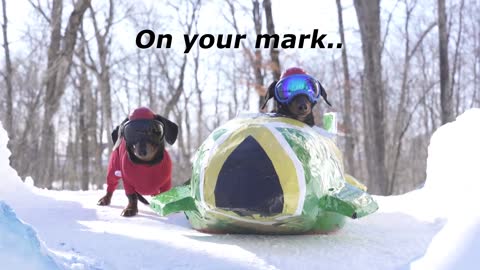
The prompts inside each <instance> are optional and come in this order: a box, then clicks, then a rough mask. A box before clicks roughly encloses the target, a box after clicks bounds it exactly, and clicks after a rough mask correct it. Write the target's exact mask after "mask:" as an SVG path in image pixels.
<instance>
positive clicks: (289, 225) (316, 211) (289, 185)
mask: <svg viewBox="0 0 480 270" xmlns="http://www.w3.org/2000/svg"><path fill="white" fill-rule="evenodd" d="M346 177H347V176H346V174H345V173H344V169H343V160H342V155H341V153H340V151H339V149H338V148H337V147H336V145H335V144H334V143H333V141H332V140H331V139H329V138H328V137H327V136H324V135H322V134H320V133H319V132H317V131H316V130H314V129H313V128H311V127H310V126H308V125H306V124H304V123H302V122H299V121H296V120H293V119H289V118H283V117H277V116H272V115H266V114H260V115H255V116H250V117H241V118H235V119H233V120H231V121H229V122H227V123H226V124H224V125H222V126H220V127H219V128H217V129H216V130H214V131H213V132H212V134H210V136H209V137H208V138H207V139H206V140H205V142H204V143H203V144H202V145H201V146H200V147H199V149H198V150H197V153H196V155H195V157H194V162H193V171H192V177H191V180H190V183H189V184H188V185H184V186H179V187H175V188H173V189H172V190H170V191H168V192H165V193H163V194H160V195H158V196H156V197H154V198H153V200H152V203H151V206H152V208H153V209H154V210H155V211H156V212H157V213H158V214H160V215H168V214H170V213H172V212H179V211H185V214H186V215H187V218H188V219H189V221H190V223H191V225H192V227H193V228H194V229H196V230H199V231H203V232H209V233H261V234H310V233H313V234H314V233H329V232H333V231H336V230H338V229H340V228H342V227H343V225H344V223H345V218H346V217H350V218H359V217H363V216H365V215H368V214H370V213H372V212H374V211H376V210H377V208H378V206H377V204H376V203H375V201H374V200H373V199H372V198H371V196H370V195H369V194H367V193H366V192H365V191H364V190H362V189H361V188H358V187H355V186H354V185H351V184H349V183H348V182H347V181H346ZM347 178H349V177H347ZM350 182H352V180H351V181H350ZM359 185H361V184H359Z"/></svg>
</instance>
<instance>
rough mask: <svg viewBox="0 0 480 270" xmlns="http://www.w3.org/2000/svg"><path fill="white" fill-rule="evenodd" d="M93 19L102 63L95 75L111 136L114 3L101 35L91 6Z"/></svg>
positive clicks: (111, 4) (110, 5) (108, 131)
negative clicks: (111, 63)
mask: <svg viewBox="0 0 480 270" xmlns="http://www.w3.org/2000/svg"><path fill="white" fill-rule="evenodd" d="M90 11H91V18H92V22H93V27H94V29H95V39H96V41H97V51H98V58H99V62H100V70H97V69H96V68H95V70H94V71H95V73H96V75H97V79H98V88H99V90H100V93H101V98H102V111H103V114H104V115H103V121H105V128H106V131H107V134H110V133H111V132H112V130H113V128H114V126H113V123H112V97H111V96H112V93H111V85H110V65H109V64H108V60H107V58H108V55H109V46H110V43H111V37H110V33H111V32H110V30H111V27H112V24H113V16H114V15H113V14H114V5H113V1H112V0H109V9H108V16H107V18H106V23H105V26H104V29H105V31H104V32H103V34H102V33H101V30H100V27H99V26H98V23H97V18H96V17H95V11H94V10H93V8H92V7H91V6H90ZM107 147H108V151H109V152H111V151H112V147H113V144H111V143H109V144H107Z"/></svg>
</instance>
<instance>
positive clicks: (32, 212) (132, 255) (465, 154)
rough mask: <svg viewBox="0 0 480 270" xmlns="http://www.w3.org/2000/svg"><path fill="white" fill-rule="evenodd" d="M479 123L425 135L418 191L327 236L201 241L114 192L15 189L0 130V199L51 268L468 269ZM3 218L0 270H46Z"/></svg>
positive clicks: (475, 232)
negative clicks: (131, 211)
mask: <svg viewBox="0 0 480 270" xmlns="http://www.w3.org/2000/svg"><path fill="white" fill-rule="evenodd" d="M478 123H480V109H478V110H471V111H469V112H467V113H466V114H464V115H463V116H461V117H460V118H459V119H458V120H457V121H456V122H454V123H453V124H449V125H446V126H444V127H442V128H440V130H439V131H438V132H437V133H436V134H435V135H434V136H433V138H432V144H431V146H430V148H429V160H428V170H427V183H426V184H425V187H424V188H422V189H421V190H417V191H414V192H410V193H407V194H405V195H401V196H390V197H381V196H376V197H375V199H376V200H377V202H378V204H379V206H380V209H379V211H378V212H376V213H375V214H372V215H370V216H367V217H365V218H362V219H359V220H349V221H348V222H347V224H346V225H345V227H344V228H343V229H342V230H340V231H338V232H336V233H334V234H330V235H305V236H258V235H210V234H204V233H199V232H196V231H194V230H192V229H190V225H189V223H188V221H187V220H186V219H185V217H184V216H183V215H182V214H177V215H172V216H169V217H167V218H163V217H159V216H157V215H156V214H155V213H153V211H151V210H150V209H148V208H147V207H145V206H143V205H141V206H140V215H139V216H137V217H133V218H123V217H121V216H120V212H121V210H122V209H123V207H124V206H125V205H126V203H127V201H126V197H125V196H124V195H123V193H122V191H120V190H117V191H116V193H115V194H114V197H113V200H112V205H111V206H108V207H100V206H97V205H96V202H97V200H98V199H99V198H100V197H101V196H102V195H103V191H89V192H71V191H48V190H40V189H37V188H33V187H30V186H27V185H25V184H23V183H22V182H21V181H20V180H19V178H18V177H17V176H16V172H15V171H13V169H11V168H10V167H9V166H8V159H7V157H8V155H9V153H8V152H7V150H6V147H5V145H6V138H5V137H6V135H5V134H4V132H1V131H2V130H0V175H1V178H0V182H1V184H2V185H1V187H0V202H1V201H2V200H3V201H5V202H6V203H7V204H8V205H9V206H10V207H11V208H13V210H14V212H15V213H16V215H17V217H18V218H20V219H21V220H22V221H23V222H25V223H27V224H29V225H30V226H32V227H33V228H34V230H35V231H36V232H37V235H38V238H39V239H40V240H41V241H43V243H42V242H40V243H41V244H40V246H39V247H38V249H39V250H40V252H39V253H38V254H40V255H41V256H44V257H45V258H46V260H47V261H48V260H49V258H53V259H54V261H55V262H56V263H57V265H58V266H59V268H60V269H62V268H64V269H349V270H351V269H382V270H384V269H477V268H476V266H478V265H479V264H480V258H478V254H480V229H479V228H480V206H479V204H478V199H477V197H478V196H477V195H476V194H477V193H478V191H479V188H480V184H479V183H480V178H479V175H480V174H479V173H478V166H479V165H480V157H479V156H478V155H479V153H480V142H477V141H480V140H479V139H480V127H478V126H480V125H479V124H478ZM452 145H453V146H452ZM455 145H456V146H455ZM475 164H476V166H475ZM453 176H455V177H453ZM0 205H1V204H0ZM2 219H3V220H2ZM5 219H12V217H11V216H10V217H9V216H8V215H3V216H2V212H1V211H0V261H1V262H5V261H7V263H10V264H12V265H5V263H3V264H1V265H2V267H1V268H2V269H26V270H28V269H48V268H45V267H44V266H42V265H41V264H40V263H39V264H32V263H29V264H27V263H26V262H27V261H29V260H30V261H31V259H29V258H32V257H31V256H33V255H25V254H26V253H25V252H23V250H24V249H25V245H26V244H24V243H23V242H22V241H24V240H25V237H23V238H22V239H23V240H18V242H17V245H15V244H12V240H11V239H13V238H12V237H5V235H6V234H9V235H12V234H15V229H14V230H12V228H11V226H12V225H8V224H12V222H10V223H8V222H7V223H6V224H7V225H4V221H5ZM2 224H3V225H2ZM14 224H17V223H14ZM18 224H20V225H18ZM18 224H17V225H15V226H17V229H18V228H20V227H21V226H22V224H21V223H18ZM2 226H3V227H2ZM9 226H10V227H9ZM23 226H25V225H23ZM22 232H23V231H20V230H19V229H18V230H17V233H22ZM29 237H35V235H34V234H33V236H32V235H31V234H30V236H29ZM19 239H20V238H19ZM27 240H28V241H30V242H32V241H33V240H35V239H33V240H32V239H27ZM27 240H25V241H27ZM28 241H27V242H28ZM33 242H34V243H36V242H35V241H33ZM34 246H38V245H34ZM32 252H35V250H34V251H32ZM35 254H36V253H35ZM40 255H39V256H40ZM15 256H16V257H18V258H20V259H21V258H23V257H22V256H25V257H24V262H22V261H21V260H15V259H10V260H6V258H12V257H13V258H15ZM35 256H36V255H35ZM4 267H5V268H4ZM51 268H55V266H54V265H51Z"/></svg>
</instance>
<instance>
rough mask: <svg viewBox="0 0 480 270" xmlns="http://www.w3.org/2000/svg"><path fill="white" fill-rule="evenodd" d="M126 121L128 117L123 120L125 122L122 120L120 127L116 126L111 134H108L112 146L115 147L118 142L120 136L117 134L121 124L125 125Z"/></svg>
mask: <svg viewBox="0 0 480 270" xmlns="http://www.w3.org/2000/svg"><path fill="white" fill-rule="evenodd" d="M127 121H128V117H127V118H125V120H123V122H122V123H121V124H120V125H118V126H116V127H115V129H113V131H112V134H110V135H111V136H112V141H113V145H115V143H116V142H117V140H118V137H119V135H121V134H119V133H120V127H121V126H122V125H123V124H125V123H126V122H127Z"/></svg>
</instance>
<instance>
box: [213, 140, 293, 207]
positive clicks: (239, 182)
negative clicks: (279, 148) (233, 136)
mask: <svg viewBox="0 0 480 270" xmlns="http://www.w3.org/2000/svg"><path fill="white" fill-rule="evenodd" d="M214 193H215V205H216V207H218V208H222V209H225V210H230V211H233V212H236V213H237V214H239V215H241V216H249V215H253V214H260V215H261V216H273V215H276V214H280V213H282V211H283V203H284V200H283V190H282V186H281V184H280V180H279V178H278V175H277V173H276V171H275V168H274V167H273V163H272V161H271V160H270V158H269V157H268V155H267V153H266V152H265V150H263V148H262V146H261V145H260V144H259V143H258V142H257V141H256V140H255V138H253V137H252V136H248V137H247V138H245V140H243V141H242V143H240V144H239V145H238V146H237V148H236V149H235V150H233V152H232V153H231V154H230V155H229V156H228V158H227V159H226V160H225V163H224V164H223V166H222V168H221V169H220V172H219V174H218V180H217V184H216V186H215V191H214Z"/></svg>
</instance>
